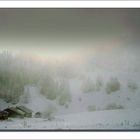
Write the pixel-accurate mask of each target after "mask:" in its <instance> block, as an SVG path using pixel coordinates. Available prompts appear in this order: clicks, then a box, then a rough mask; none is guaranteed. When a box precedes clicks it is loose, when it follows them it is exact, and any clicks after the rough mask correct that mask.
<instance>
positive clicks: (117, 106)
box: [105, 103, 124, 110]
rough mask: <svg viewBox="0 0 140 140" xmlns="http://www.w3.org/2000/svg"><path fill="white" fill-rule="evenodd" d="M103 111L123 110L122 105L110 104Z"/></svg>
mask: <svg viewBox="0 0 140 140" xmlns="http://www.w3.org/2000/svg"><path fill="white" fill-rule="evenodd" d="M105 109H106V110H116V109H124V107H123V106H122V105H117V104H115V103H111V104H109V105H107V106H106V108H105Z"/></svg>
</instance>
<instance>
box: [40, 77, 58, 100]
mask: <svg viewBox="0 0 140 140" xmlns="http://www.w3.org/2000/svg"><path fill="white" fill-rule="evenodd" d="M40 86H41V93H42V94H43V95H45V96H46V97H47V98H48V99H50V100H54V99H56V98H57V97H58V96H59V93H60V92H59V87H58V83H57V82H56V81H55V80H54V79H53V78H52V77H51V76H46V77H44V78H42V79H41V82H40Z"/></svg>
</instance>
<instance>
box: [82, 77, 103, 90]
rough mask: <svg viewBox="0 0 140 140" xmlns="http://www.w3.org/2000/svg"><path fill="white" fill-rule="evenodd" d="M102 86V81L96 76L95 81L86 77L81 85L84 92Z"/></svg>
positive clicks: (98, 88)
mask: <svg viewBox="0 0 140 140" xmlns="http://www.w3.org/2000/svg"><path fill="white" fill-rule="evenodd" d="M102 86H103V82H102V80H101V79H100V78H97V79H96V81H95V82H93V80H91V79H90V78H87V79H86V80H85V81H84V82H83V83H82V86H81V89H82V91H83V92H84V93H88V92H93V91H96V92H97V91H100V89H101V87H102Z"/></svg>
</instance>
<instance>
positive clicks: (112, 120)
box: [0, 109, 140, 130]
mask: <svg viewBox="0 0 140 140" xmlns="http://www.w3.org/2000/svg"><path fill="white" fill-rule="evenodd" d="M139 114H140V109H135V110H114V111H113V110H112V111H95V112H82V113H73V114H67V115H58V116H55V119H54V120H52V121H49V120H47V119H41V118H25V119H17V118H9V119H8V120H6V121H1V122H0V124H1V125H0V129H12V130H15V129H18V130H20V129H35V130H39V129H46V130H47V129H49V130H50V129H55V130H56V129H57V130H62V129H65V130H74V129H80V130H82V129H84V130H86V129H92V130H97V129H99V130H101V129H111V130H113V129H120V130H121V129H127V130H129V129H134V130H139V129H140V117H139V116H140V115H139Z"/></svg>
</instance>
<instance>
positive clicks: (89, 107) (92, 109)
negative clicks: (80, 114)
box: [88, 105, 96, 112]
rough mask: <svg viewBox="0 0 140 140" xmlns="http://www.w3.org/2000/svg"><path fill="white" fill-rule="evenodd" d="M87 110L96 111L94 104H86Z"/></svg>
mask: <svg viewBox="0 0 140 140" xmlns="http://www.w3.org/2000/svg"><path fill="white" fill-rule="evenodd" d="M88 111H91V112H92V111H96V106H95V105H90V106H88Z"/></svg>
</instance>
